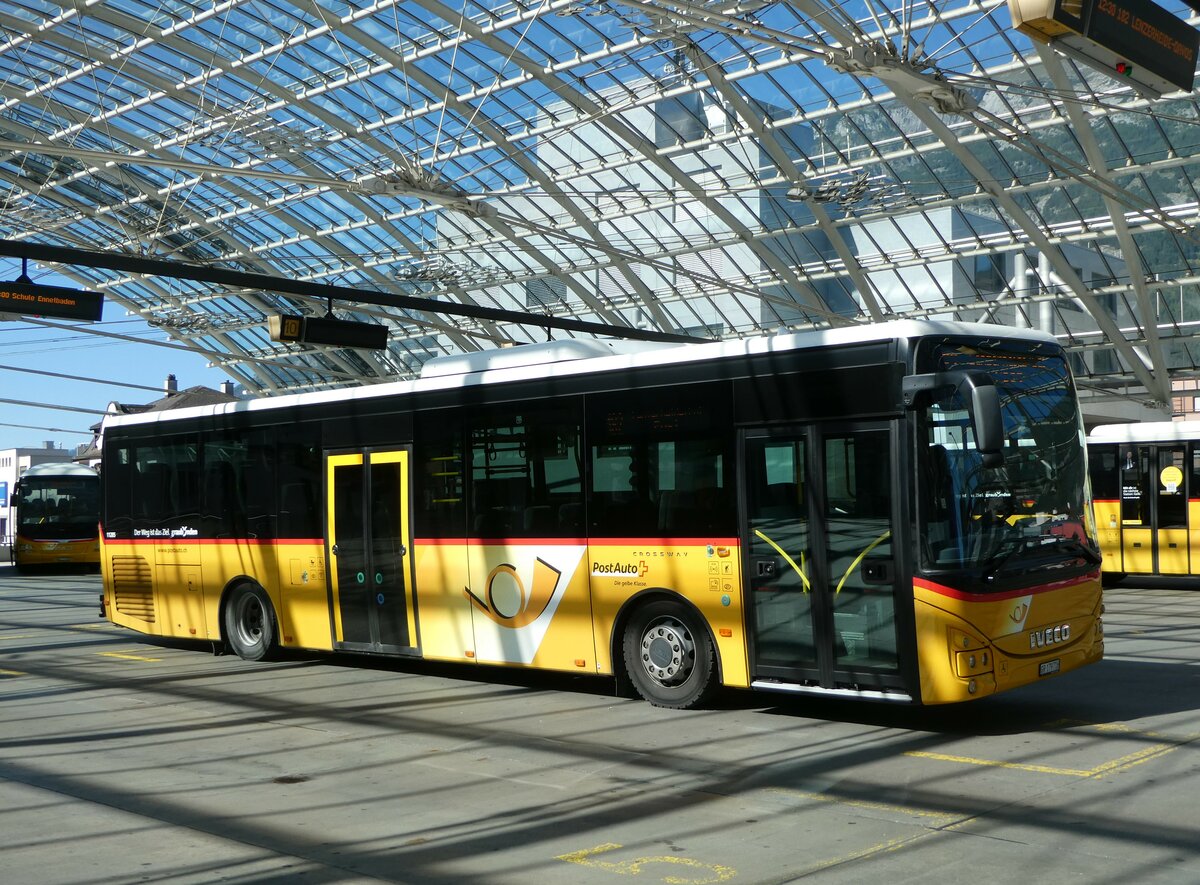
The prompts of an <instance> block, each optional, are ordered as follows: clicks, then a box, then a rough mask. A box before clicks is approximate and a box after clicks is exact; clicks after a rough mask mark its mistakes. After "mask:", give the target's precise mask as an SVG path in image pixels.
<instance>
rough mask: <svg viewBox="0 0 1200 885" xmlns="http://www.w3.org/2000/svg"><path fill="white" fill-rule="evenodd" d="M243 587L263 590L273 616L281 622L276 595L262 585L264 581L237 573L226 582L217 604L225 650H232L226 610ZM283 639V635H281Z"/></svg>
mask: <svg viewBox="0 0 1200 885" xmlns="http://www.w3.org/2000/svg"><path fill="white" fill-rule="evenodd" d="M242 587H253V588H255V589H257V590H260V591H262V594H263V596H265V597H266V598H267V602H269V603H270V604H271V617H272V618H273V619H274V621H275V624H276V625H277V626H278V624H279V606H278V605H277V604H276V601H275V597H274V596H272V595H271V591H270V590H268V589H267V588H266V587H264V586H263V585H262V582H261V581H259V580H258V579H257V578H254V577H252V576H251V575H236V576H234V577H232V578H230V579H229V580H228V581H226V582H225V587H224V588H223V589H222V590H221V601H220V602H219V603H218V604H217V624H218V625H219V626H220V630H221V644H222V645H224V646H225V650H226V651H229V650H230V645H229V637H228V636H227V635H226V625H225V611H226V609H227V608H229V600H230V599H232V598H233V594H234V592H235V591H236V590H239V589H241V588H242ZM279 639H280V641H282V636H281V637H279Z"/></svg>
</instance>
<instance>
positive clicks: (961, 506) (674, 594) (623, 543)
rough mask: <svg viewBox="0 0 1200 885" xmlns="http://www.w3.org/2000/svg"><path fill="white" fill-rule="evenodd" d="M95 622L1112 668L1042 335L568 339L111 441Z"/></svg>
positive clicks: (897, 691)
mask: <svg viewBox="0 0 1200 885" xmlns="http://www.w3.org/2000/svg"><path fill="white" fill-rule="evenodd" d="M102 472H103V476H104V481H105V483H104V485H105V496H104V498H105V499H104V518H103V560H104V562H103V572H104V595H103V598H102V606H103V611H104V613H105V614H106V616H107V617H108V618H110V619H111V620H112V621H113V622H114V623H116V624H119V625H123V626H125V627H128V628H130V629H133V630H137V631H141V632H144V633H148V634H153V635H158V636H169V637H183V638H189V637H192V638H195V639H197V640H205V641H207V642H210V643H214V644H219V646H220V647H221V648H225V649H229V650H231V651H233V652H235V653H236V654H238V655H240V656H242V657H243V658H246V659H251V660H257V659H262V658H267V657H270V656H271V655H272V654H273V653H275V652H277V651H278V650H279V649H309V650H320V651H339V652H362V653H368V654H375V655H397V656H405V657H416V658H424V659H430V660H437V661H452V662H460V663H462V664H465V665H471V666H475V665H480V664H490V665H500V666H509V667H533V668H544V669H549V670H557V671H567V672H574V673H588V674H596V675H598V676H605V677H609V678H613V679H614V684H615V685H616V687H617V689H618V691H620V692H621V693H623V694H632V693H633V692H634V691H636V693H637V694H640V695H641V696H642V697H644V698H646V699H647V700H649V701H650V702H652V703H654V704H658V705H661V706H667V707H680V708H683V707H691V706H694V705H697V704H700V703H702V702H703V701H704V700H705V698H706V697H707V696H708V695H709V693H710V692H711V691H712V690H713V689H714V688H715V687H716V686H718V685H723V686H730V687H738V688H750V689H763V690H774V691H781V692H795V693H810V694H815V695H826V696H836V697H851V698H869V699H882V700H896V701H902V702H907V703H927V704H937V703H948V702H955V701H962V700H966V699H969V698H974V697H982V696H985V695H991V694H993V693H996V692H999V691H1003V690H1006V689H1010V688H1013V687H1015V686H1019V685H1024V684H1027V683H1032V682H1036V681H1038V680H1039V679H1043V678H1046V677H1049V676H1052V675H1055V674H1058V673H1063V672H1066V671H1069V670H1072V669H1074V668H1077V667H1079V666H1082V665H1084V664H1088V663H1091V662H1093V661H1097V660H1099V659H1100V657H1101V656H1102V654H1103V647H1104V646H1103V637H1102V632H1103V631H1102V624H1101V589H1100V570H1099V555H1098V553H1097V552H1096V549H1095V526H1094V523H1093V522H1092V517H1091V512H1092V511H1091V502H1090V500H1089V499H1088V493H1087V482H1086V462H1085V452H1084V443H1083V430H1082V423H1081V421H1080V413H1079V409H1078V405H1077V401H1076V397H1075V392H1074V385H1073V381H1072V379H1071V376H1070V373H1069V370H1068V368H1067V363H1066V360H1065V359H1064V354H1063V351H1062V349H1061V348H1060V347H1059V346H1058V345H1057V344H1056V343H1055V342H1054V340H1053V339H1052V338H1050V337H1048V336H1044V335H1041V334H1040V333H1036V332H1022V331H1014V330H1002V329H998V328H997V327H995V326H973V325H957V324H946V323H915V322H898V323H885V324H878V325H871V326H862V327H854V328H849V329H837V330H827V331H815V332H806V333H797V334H779V335H772V336H768V337H763V338H755V339H747V340H735V341H725V342H714V343H711V344H699V345H682V346H680V345H673V346H672V345H644V344H641V345H634V344H625V343H621V342H606V341H584V340H571V341H559V342H550V343H547V344H544V345H527V346H523V347H515V348H510V349H503V350H496V351H490V352H486V353H476V354H468V355H462V356H454V357H444V358H441V359H438V360H433V361H431V362H429V363H428V364H426V366H425V367H424V370H423V372H422V375H421V377H420V378H419V379H417V380H413V381H406V382H395V383H389V384H381V385H378V386H372V387H362V388H357V389H352V390H339V391H336V392H316V393H305V394H296V395H291V396H284V397H278V398H272V399H257V400H251V401H245V402H238V403H230V404H223V405H216V406H207V407H202V408H194V409H183V410H177V411H171V412H161V413H146V414H142V415H130V416H122V417H117V418H112V417H110V418H108V419H106V423H105V430H104V460H103V471H102Z"/></svg>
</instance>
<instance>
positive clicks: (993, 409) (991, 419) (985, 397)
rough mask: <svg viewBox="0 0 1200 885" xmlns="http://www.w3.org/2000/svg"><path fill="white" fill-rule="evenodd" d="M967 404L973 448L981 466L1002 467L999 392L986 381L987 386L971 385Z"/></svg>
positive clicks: (1002, 428) (1002, 427) (989, 381)
mask: <svg viewBox="0 0 1200 885" xmlns="http://www.w3.org/2000/svg"><path fill="white" fill-rule="evenodd" d="M969 402H970V404H971V406H970V408H971V426H972V427H973V428H974V429H975V447H976V448H977V449H979V454H980V455H982V456H983V466H984V467H1001V466H1003V464H1004V416H1003V415H1002V414H1001V413H1000V392H999V391H998V390H996V385H995V384H992V383H991V379H988V383H987V384H978V385H974V384H973V385H971V396H970V398H969Z"/></svg>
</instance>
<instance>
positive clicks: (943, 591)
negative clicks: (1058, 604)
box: [913, 571, 1100, 602]
mask: <svg viewBox="0 0 1200 885" xmlns="http://www.w3.org/2000/svg"><path fill="white" fill-rule="evenodd" d="M1099 578H1100V572H1099V571H1095V572H1092V573H1091V574H1087V575H1081V576H1079V577H1076V578H1069V579H1067V580H1063V581H1055V582H1054V583H1052V584H1040V585H1038V586H1036V587H1025V588H1024V589H1021V590H1006V591H1005V592H1003V593H966V592H964V591H962V590H955V589H954V588H953V587H947V586H946V585H945V584H938V583H936V582H934V581H928V580H926V579H924V578H913V586H915V587H920V588H921V589H922V590H929V591H930V592H933V593H936V594H938V595H939V596H948V597H950V598H951V599H960V600H963V601H966V602H995V601H997V600H1005V599H1016V598H1017V597H1019V596H1036V595H1037V594H1039V593H1052V592H1054V591H1055V590H1063V589H1066V588H1067V587H1074V586H1076V585H1078V584H1084V583H1087V582H1088V581H1097V580H1099Z"/></svg>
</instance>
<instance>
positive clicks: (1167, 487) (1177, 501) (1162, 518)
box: [1155, 445, 1187, 529]
mask: <svg viewBox="0 0 1200 885" xmlns="http://www.w3.org/2000/svg"><path fill="white" fill-rule="evenodd" d="M1186 450H1187V447H1186V446H1184V445H1178V446H1170V447H1168V446H1159V447H1158V470H1157V473H1156V476H1155V482H1156V485H1157V487H1158V527H1159V528H1160V529H1176V528H1186V527H1187V485H1186V484H1185V482H1184V473H1183V468H1184V466H1185V464H1186V455H1185V453H1186Z"/></svg>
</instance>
